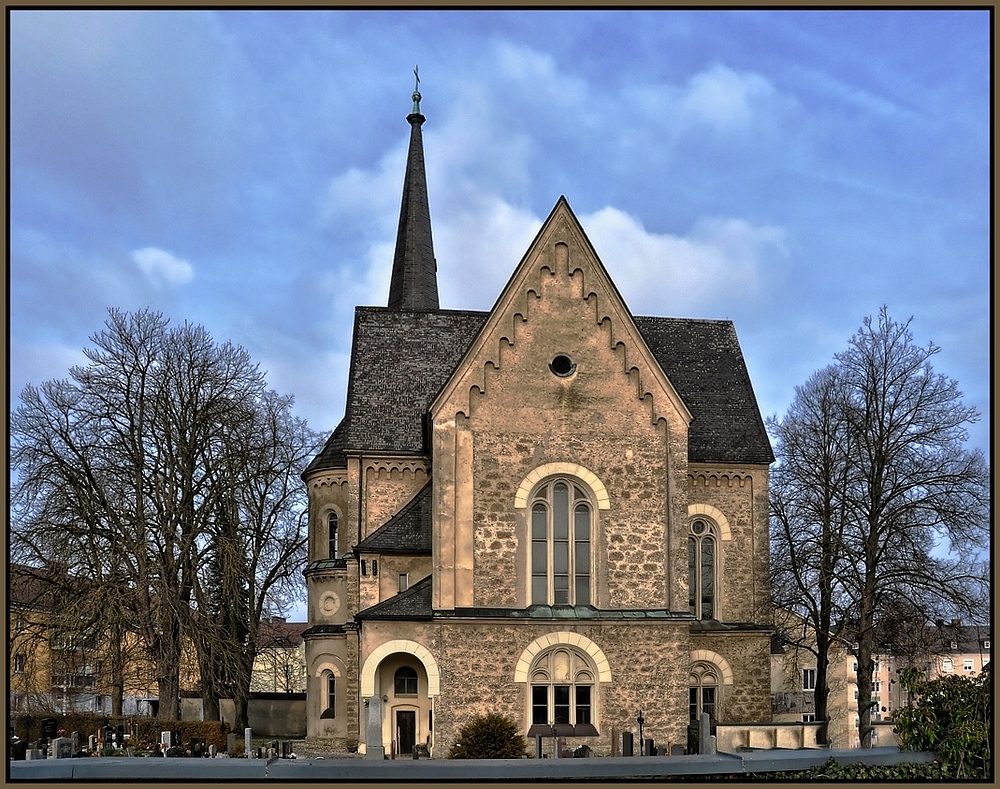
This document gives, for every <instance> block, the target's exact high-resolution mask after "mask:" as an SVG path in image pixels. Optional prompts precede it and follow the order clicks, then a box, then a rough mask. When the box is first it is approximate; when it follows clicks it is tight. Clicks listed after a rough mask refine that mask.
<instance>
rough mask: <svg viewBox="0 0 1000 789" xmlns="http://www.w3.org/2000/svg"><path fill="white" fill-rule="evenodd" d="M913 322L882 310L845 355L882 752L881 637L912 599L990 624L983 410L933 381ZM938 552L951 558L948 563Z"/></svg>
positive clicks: (867, 691)
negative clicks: (973, 439)
mask: <svg viewBox="0 0 1000 789" xmlns="http://www.w3.org/2000/svg"><path fill="white" fill-rule="evenodd" d="M910 322H911V321H909V320H908V321H907V322H906V323H898V322H896V321H894V320H893V319H892V318H891V317H890V316H889V314H888V311H887V310H886V309H885V308H884V307H883V308H882V310H881V312H880V313H879V316H878V320H877V321H875V320H873V319H872V318H870V317H869V318H866V319H865V321H864V324H863V326H862V327H861V328H860V329H859V330H858V331H857V332H856V333H855V335H854V336H853V337H852V338H851V340H850V343H849V347H848V349H847V350H846V351H844V352H843V353H840V354H838V355H837V357H836V359H837V364H838V367H839V368H840V370H842V372H843V375H844V379H845V382H846V384H847V386H846V389H845V394H846V398H845V403H844V415H845V417H846V419H847V421H848V425H849V435H850V443H849V445H848V459H849V462H850V463H851V473H850V482H849V486H848V488H847V498H848V503H847V506H848V508H849V509H850V512H851V515H850V517H849V519H848V521H849V524H850V527H849V528H848V529H847V530H846V533H845V543H846V547H847V554H848V556H849V557H850V558H851V560H852V561H850V562H848V563H847V566H846V570H847V572H846V573H845V575H844V578H845V580H846V583H847V586H848V589H849V590H850V593H851V594H852V596H853V597H854V599H855V600H856V605H857V634H856V636H855V637H856V639H857V643H858V655H857V656H858V671H857V683H858V714H859V717H860V737H861V744H862V747H866V748H867V747H871V734H872V727H871V712H872V707H873V704H874V703H875V702H873V701H872V697H871V692H872V670H873V668H874V661H873V653H874V647H875V639H876V636H877V630H878V628H879V625H880V621H881V618H882V616H883V615H884V612H885V611H886V609H888V608H889V606H890V604H891V602H892V601H893V600H895V599H902V600H905V601H907V602H908V603H910V604H911V605H912V606H914V607H916V608H917V609H918V610H922V611H925V612H926V613H927V615H928V618H932V616H931V615H932V614H933V613H934V611H935V610H937V611H942V612H943V611H945V610H947V611H956V610H958V611H961V612H963V613H965V614H966V615H967V616H971V617H981V616H983V614H984V611H983V607H985V606H987V605H988V603H987V600H988V595H987V594H986V591H985V587H984V586H983V583H982V582H983V581H984V576H983V574H982V573H981V572H977V570H981V569H982V568H983V562H982V555H981V552H982V551H983V550H984V549H985V548H986V547H987V546H988V545H989V499H990V495H989V468H988V465H987V463H986V460H985V458H984V456H983V453H982V452H981V451H980V450H975V451H968V450H966V449H965V443H966V441H967V440H968V430H967V426H968V425H969V424H972V423H974V422H975V421H977V420H978V418H979V414H978V413H977V411H976V409H975V408H973V407H971V406H966V405H964V404H963V402H962V394H961V392H960V391H959V388H958V384H957V382H955V381H954V380H953V379H950V378H947V377H945V376H944V375H941V374H938V373H935V372H934V369H933V367H932V365H931V362H930V360H931V358H932V357H933V356H934V355H935V354H937V353H938V351H939V348H937V347H936V346H935V345H934V344H933V343H931V344H928V345H927V346H925V347H920V346H918V345H916V344H915V342H914V340H913V334H912V332H911V331H910ZM938 544H943V546H944V547H945V548H947V549H950V554H949V555H948V556H947V557H942V558H937V557H936V556H935V553H934V550H935V547H936V546H937V545H938Z"/></svg>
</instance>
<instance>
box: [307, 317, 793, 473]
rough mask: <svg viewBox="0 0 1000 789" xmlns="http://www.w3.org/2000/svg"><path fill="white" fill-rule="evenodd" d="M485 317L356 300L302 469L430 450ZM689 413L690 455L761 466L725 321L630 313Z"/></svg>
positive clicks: (745, 386) (758, 425) (745, 382)
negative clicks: (318, 438)
mask: <svg viewBox="0 0 1000 789" xmlns="http://www.w3.org/2000/svg"><path fill="white" fill-rule="evenodd" d="M488 317H489V314H488V313H486V312H467V311H458V310H438V311H433V312H398V311H390V310H388V309H387V308H384V307H359V308H358V309H357V311H356V312H355V324H354V346H353V349H352V354H351V370H350V377H349V382H348V392H347V415H346V416H345V418H344V420H343V421H342V422H341V423H340V425H339V426H338V427H337V429H336V430H335V431H334V432H333V435H331V437H330V439H329V441H328V442H327V445H326V447H324V449H323V451H322V452H321V453H320V454H319V455H317V456H316V458H314V460H313V462H312V463H311V464H310V465H309V467H308V469H307V470H306V473H307V474H308V473H309V472H311V471H314V470H317V469H323V468H341V467H346V457H347V453H348V452H351V451H367V452H392V453H403V454H414V455H426V454H428V443H427V436H426V413H427V409H428V407H429V406H430V403H431V402H432V401H433V399H434V398H435V397H436V396H437V394H438V393H439V392H440V391H441V389H442V387H443V386H444V385H445V383H447V381H448V378H449V377H450V376H451V374H452V372H453V371H454V369H455V367H456V366H457V365H458V362H459V361H460V360H461V358H462V356H463V354H464V353H465V351H466V350H467V349H468V348H469V346H470V344H471V343H472V341H473V340H474V339H475V337H476V335H477V333H478V332H479V331H480V329H481V328H482V327H483V324H484V323H485V322H486V319H487V318H488ZM635 322H636V326H637V327H638V329H639V331H640V332H641V333H642V335H643V337H644V338H645V340H646V342H647V344H648V345H649V348H650V350H651V351H652V353H653V355H654V356H655V357H656V359H657V361H658V362H659V363H660V366H661V367H662V368H663V371H664V372H665V373H666V375H667V377H668V378H669V379H670V381H671V382H672V383H673V385H674V387H675V388H676V389H677V392H678V394H680V396H681V399H682V400H683V401H684V403H685V404H686V405H687V407H688V409H689V410H690V411H691V413H692V416H693V421H692V423H691V426H690V430H689V436H688V457H689V459H690V460H692V461H702V462H722V463H738V462H745V463H760V464H768V463H771V462H772V461H773V460H774V455H773V453H772V451H771V444H770V441H769V439H768V437H767V433H766V431H765V429H764V423H763V420H762V419H761V416H760V411H759V409H758V407H757V401H756V398H755V396H754V393H753V388H752V386H751V383H750V377H749V375H748V373H747V369H746V364H745V362H744V360H743V353H742V350H741V349H740V344H739V340H738V339H737V337H736V331H735V328H734V327H733V324H732V322H731V321H721V320H700V319H691V318H658V317H636V318H635Z"/></svg>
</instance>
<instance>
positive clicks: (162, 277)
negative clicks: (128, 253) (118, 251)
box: [132, 247, 194, 287]
mask: <svg viewBox="0 0 1000 789" xmlns="http://www.w3.org/2000/svg"><path fill="white" fill-rule="evenodd" d="M132 260H133V261H134V262H135V265H136V266H138V267H139V270H140V271H141V272H142V273H143V275H144V276H145V277H146V279H147V280H148V281H149V282H150V283H151V284H152V285H155V286H156V287H160V286H161V285H168V286H179V285H186V284H187V283H189V282H190V281H191V280H192V279H194V268H193V267H192V266H191V264H190V263H188V262H187V261H186V260H181V259H180V258H178V257H174V256H173V255H171V254H170V253H169V252H166V251H165V250H162V249H157V248H156V247H144V248H142V249H137V250H135V251H134V252H133V253H132Z"/></svg>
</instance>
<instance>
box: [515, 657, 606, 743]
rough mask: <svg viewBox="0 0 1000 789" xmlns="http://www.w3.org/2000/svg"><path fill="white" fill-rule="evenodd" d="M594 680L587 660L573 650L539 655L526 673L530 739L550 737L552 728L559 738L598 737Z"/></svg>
mask: <svg viewBox="0 0 1000 789" xmlns="http://www.w3.org/2000/svg"><path fill="white" fill-rule="evenodd" d="M594 677H595V670H594V667H593V666H592V665H591V664H590V661H588V660H587V659H586V657H584V655H583V654H582V653H581V652H578V651H576V650H574V649H562V648H561V649H553V650H550V651H548V652H543V653H542V654H541V655H539V656H538V658H537V659H536V660H535V661H534V663H533V664H532V666H531V671H530V674H529V679H530V681H529V683H528V684H529V692H530V693H531V699H530V703H531V728H529V730H528V734H529V736H532V737H533V736H535V735H536V734H541V735H543V736H544V735H551V734H552V730H551V727H552V726H553V725H554V726H555V727H556V734H558V735H567V736H569V735H576V736H594V735H597V733H598V732H597V728H596V722H597V715H596V710H595V709H594V704H595V701H596V698H595V693H594Z"/></svg>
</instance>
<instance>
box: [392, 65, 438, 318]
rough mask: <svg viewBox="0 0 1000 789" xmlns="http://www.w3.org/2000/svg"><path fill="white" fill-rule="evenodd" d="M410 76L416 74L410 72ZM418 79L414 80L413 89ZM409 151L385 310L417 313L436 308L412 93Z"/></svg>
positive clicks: (416, 94)
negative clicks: (387, 301) (386, 308)
mask: <svg viewBox="0 0 1000 789" xmlns="http://www.w3.org/2000/svg"><path fill="white" fill-rule="evenodd" d="M413 73H414V75H416V73H417V71H416V69H414V71H413ZM419 84H420V77H419V76H418V77H417V85H418V86H419ZM406 120H407V121H409V123H410V149H409V152H408V154H407V157H406V175H405V177H404V179H403V199H402V204H401V205H400V208H399V228H398V230H397V232H396V254H395V256H394V257H393V260H392V280H391V281H390V283H389V309H391V310H404V311H413V312H420V311H424V310H436V309H437V308H438V290H437V262H436V261H435V260H434V243H433V241H432V240H431V213H430V206H429V205H428V203H427V175H426V173H425V172H424V143H423V138H422V136H421V134H420V127H421V125H423V122H424V120H425V119H424V116H423V115H421V114H420V91H418V90H416V89H414V91H413V112H411V113H410V114H409V115H407V116H406Z"/></svg>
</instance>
